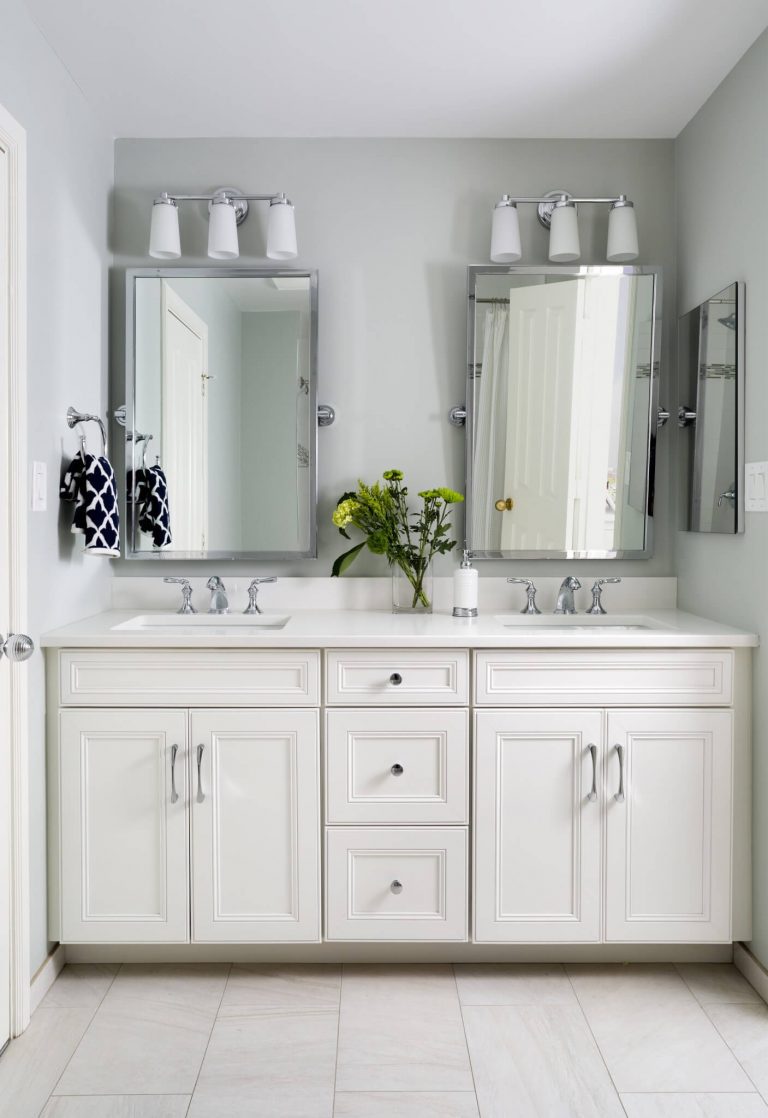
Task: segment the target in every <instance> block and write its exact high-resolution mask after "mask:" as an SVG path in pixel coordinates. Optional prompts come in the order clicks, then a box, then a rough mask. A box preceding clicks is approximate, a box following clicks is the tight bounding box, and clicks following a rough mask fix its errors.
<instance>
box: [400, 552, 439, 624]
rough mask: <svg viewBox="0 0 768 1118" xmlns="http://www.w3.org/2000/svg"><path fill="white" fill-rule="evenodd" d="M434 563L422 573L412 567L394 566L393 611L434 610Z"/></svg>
mask: <svg viewBox="0 0 768 1118" xmlns="http://www.w3.org/2000/svg"><path fill="white" fill-rule="evenodd" d="M432 582H433V579H432V564H431V563H430V564H429V565H428V566H427V568H426V569H425V570H423V571H421V573H419V572H417V571H415V570H414V569H413V568H412V567H408V568H407V570H406V569H404V568H402V567H399V566H395V567H393V568H392V612H393V613H412V614H418V613H431V612H432Z"/></svg>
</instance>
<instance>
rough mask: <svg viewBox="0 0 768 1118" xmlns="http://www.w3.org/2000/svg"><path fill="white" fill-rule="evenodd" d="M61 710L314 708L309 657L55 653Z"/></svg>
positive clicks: (316, 670) (315, 684) (314, 673)
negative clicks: (115, 708)
mask: <svg viewBox="0 0 768 1118" xmlns="http://www.w3.org/2000/svg"><path fill="white" fill-rule="evenodd" d="M59 689H60V701H61V704H62V706H79V707H83V706H115V705H122V706H125V705H127V704H128V705H136V706H142V707H147V706H159V707H168V706H184V707H189V706H230V707H232V706H267V707H281V706H319V704H320V656H319V653H317V652H302V651H298V652H288V651H282V650H281V651H277V652H272V651H270V652H260V651H253V650H250V649H249V650H244V651H242V652H240V651H238V650H232V649H217V650H216V651H214V652H208V651H199V650H193V649H147V650H145V649H126V650H121V651H119V652H112V651H111V650H110V651H107V650H104V649H97V650H83V651H78V650H74V649H73V650H65V651H63V652H61V653H59Z"/></svg>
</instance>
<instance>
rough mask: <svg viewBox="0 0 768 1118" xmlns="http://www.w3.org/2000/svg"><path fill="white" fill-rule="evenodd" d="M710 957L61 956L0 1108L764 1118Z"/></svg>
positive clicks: (753, 1048)
mask: <svg viewBox="0 0 768 1118" xmlns="http://www.w3.org/2000/svg"><path fill="white" fill-rule="evenodd" d="M767 1103H768V1006H766V1005H765V1004H764V1003H763V1002H762V1001H761V1000H760V998H759V997H758V996H757V994H756V993H755V992H754V990H752V988H751V987H750V986H748V985H747V983H746V982H745V981H744V980H743V979H742V978H741V976H740V975H739V974H738V973H737V972H736V971H735V970H734V969H733V967H730V966H724V965H712V966H706V965H690V966H672V965H658V966H656V965H654V966H641V965H629V966H613V965H611V966H591V965H567V966H550V965H522V964H521V965H508V966H507V965H486V966H483V965H477V966H476V965H464V966H460V965H456V966H455V967H451V966H445V965H431V966H344V967H343V968H342V967H337V966H317V967H314V966H312V967H310V966H306V967H266V966H231V967H230V966H229V965H224V964H211V965H198V966H194V965H190V966H122V967H108V966H71V967H67V968H66V969H65V970H64V971H63V972H62V974H61V975H60V976H59V978H58V980H57V981H56V983H55V985H54V986H53V987H52V989H51V990H50V991H49V993H48V995H47V997H46V998H45V1000H44V1002H43V1003H42V1005H41V1006H40V1008H39V1009H38V1010H37V1012H36V1013H35V1015H34V1017H33V1019H32V1024H31V1025H30V1027H29V1029H28V1031H27V1032H26V1033H25V1034H24V1036H23V1037H21V1038H19V1040H17V1041H14V1042H13V1044H12V1045H11V1047H10V1048H9V1049H8V1051H7V1052H6V1053H5V1055H4V1056H3V1057H2V1058H0V1118H38V1116H39V1115H42V1116H43V1118H614V1116H617V1118H621V1116H626V1118H761V1116H762V1118H768V1104H767Z"/></svg>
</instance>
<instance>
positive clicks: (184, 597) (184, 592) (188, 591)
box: [163, 577, 197, 613]
mask: <svg viewBox="0 0 768 1118" xmlns="http://www.w3.org/2000/svg"><path fill="white" fill-rule="evenodd" d="M163 582H177V583H178V584H179V585H180V586H181V608H180V609H178V610H177V611H176V612H177V613H197V610H196V609H195V607H194V606H193V605H192V587H191V586H190V584H189V579H188V578H170V577H169V578H164V579H163Z"/></svg>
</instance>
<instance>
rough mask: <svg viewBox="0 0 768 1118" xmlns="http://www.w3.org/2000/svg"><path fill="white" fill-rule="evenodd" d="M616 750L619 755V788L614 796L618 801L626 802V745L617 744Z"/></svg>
mask: <svg viewBox="0 0 768 1118" xmlns="http://www.w3.org/2000/svg"><path fill="white" fill-rule="evenodd" d="M616 752H617V753H618V755H619V790H618V792H617V793H616V795H615V796H614V797H613V798H614V800H616V802H617V803H619V804H623V803H624V746H623V745H617V746H616Z"/></svg>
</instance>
